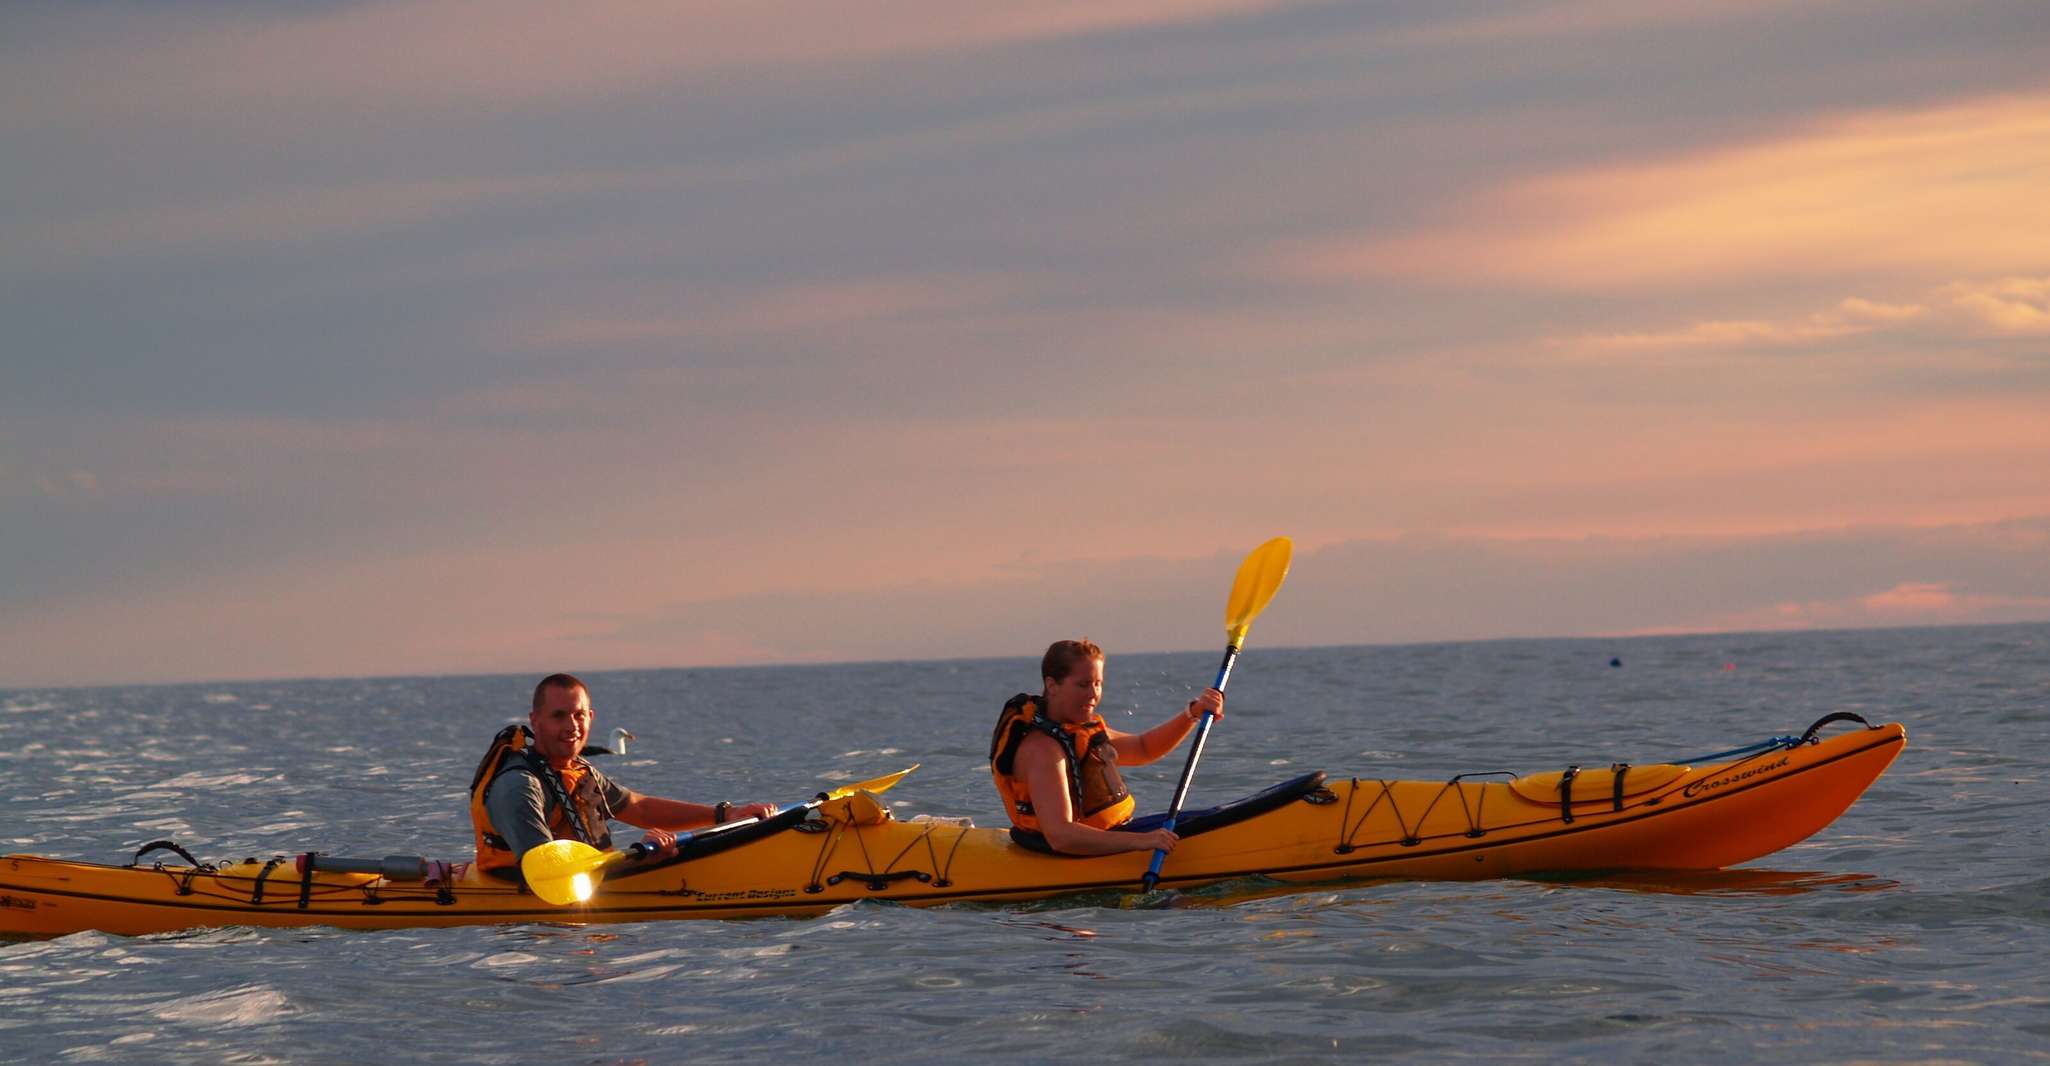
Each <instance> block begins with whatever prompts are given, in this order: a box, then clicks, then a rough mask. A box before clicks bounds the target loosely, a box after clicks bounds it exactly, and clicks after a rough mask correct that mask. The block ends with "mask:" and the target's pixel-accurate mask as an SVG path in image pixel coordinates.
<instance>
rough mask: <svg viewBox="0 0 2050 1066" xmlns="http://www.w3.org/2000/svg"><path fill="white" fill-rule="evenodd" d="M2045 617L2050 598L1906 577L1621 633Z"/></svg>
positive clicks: (1956, 622) (1988, 621) (1968, 622)
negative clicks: (1858, 591) (1880, 586)
mask: <svg viewBox="0 0 2050 1066" xmlns="http://www.w3.org/2000/svg"><path fill="white" fill-rule="evenodd" d="M2045 615H2050V596H2030V595H2021V596H2015V595H2002V594H1997V593H1981V592H1965V591H1960V590H1959V589H1958V588H1957V587H1956V586H1955V585H1954V584H1953V583H1951V582H1947V581H1904V582H1901V583H1899V584H1897V585H1894V586H1893V587H1891V588H1888V589H1884V590H1881V591H1879V592H1874V593H1869V594H1867V595H1862V596H1851V597H1846V598H1842V599H1833V600H1801V601H1786V602H1781V603H1776V604H1772V605H1770V606H1766V607H1760V608H1756V609H1753V610H1748V611H1739V612H1732V613H1725V614H1718V615H1713V616H1709V617H1705V618H1702V619H1700V620H1698V621H1696V622H1693V623H1683V624H1680V625H1667V626H1659V627H1655V628H1645V629H1635V630H1630V631H1628V632H1627V633H1626V634H1619V635H1631V636H1652V635H1660V634H1668V633H1689V632H1719V631H1742V630H1798V629H1854V628H1865V627H1873V626H1908V625H1975V624H1995V623H2001V622H2014V621H2023V620H2028V619H2033V618H2040V617H2043V616H2045Z"/></svg>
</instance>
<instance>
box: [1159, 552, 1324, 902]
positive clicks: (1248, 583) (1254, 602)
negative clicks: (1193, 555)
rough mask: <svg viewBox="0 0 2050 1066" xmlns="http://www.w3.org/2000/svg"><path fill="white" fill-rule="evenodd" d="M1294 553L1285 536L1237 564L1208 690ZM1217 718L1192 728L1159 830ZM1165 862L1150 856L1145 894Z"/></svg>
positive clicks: (1226, 668) (1223, 675) (1223, 676)
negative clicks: (1219, 656)
mask: <svg viewBox="0 0 2050 1066" xmlns="http://www.w3.org/2000/svg"><path fill="white" fill-rule="evenodd" d="M1294 554H1295V543H1294V542H1293V541H1291V540H1289V539H1288V538H1287V537H1276V538H1274V539H1273V540H1270V541H1268V542H1267V543H1265V544H1262V545H1260V546H1259V547H1257V548H1254V549H1253V554H1251V555H1248V556H1246V561H1245V562H1243V563H1240V564H1239V576H1238V577H1237V578H1236V579H1234V580H1233V581H1232V583H1231V599H1229V600H1227V601H1225V605H1224V635H1225V647H1224V662H1223V663H1221V664H1219V666H1218V667H1217V683H1216V684H1214V685H1211V686H1210V687H1211V688H1214V689H1217V690H1219V691H1223V689H1224V683H1225V682H1226V681H1229V680H1231V667H1232V664H1233V663H1235V662H1237V661H1238V657H1239V647H1240V646H1241V645H1243V644H1244V643H1245V642H1246V630H1247V629H1250V628H1251V627H1252V625H1253V619H1255V618H1258V617H1260V612H1261V611H1264V610H1266V609H1267V601H1269V600H1272V599H1273V598H1274V594H1275V593H1276V592H1278V591H1280V589H1281V582H1282V580H1283V579H1285V578H1287V577H1288V561H1289V558H1290V557H1291V556H1292V555H1294ZM1216 717H1217V715H1216V714H1215V713H1213V712H1210V711H1205V712H1203V720H1202V722H1200V723H1198V724H1197V726H1196V740H1195V742H1194V743H1192V744H1190V745H1189V762H1188V765H1186V766H1184V767H1182V780H1181V783H1180V784H1178V785H1176V786H1175V788H1174V802H1173V803H1171V804H1169V805H1168V808H1167V821H1166V822H1164V823H1162V825H1161V828H1162V829H1166V830H1169V831H1170V832H1171V831H1173V829H1174V824H1175V820H1176V819H1178V818H1180V817H1181V814H1182V801H1183V800H1186V799H1188V798H1189V782H1190V781H1191V780H1192V779H1194V778H1195V776H1196V760H1197V759H1200V758H1202V757H1203V742H1204V740H1206V739H1208V738H1209V736H1210V723H1211V722H1212V721H1213V720H1215V719H1216ZM1166 860H1167V852H1164V851H1156V852H1154V853H1153V862H1152V864H1151V865H1149V866H1147V867H1146V877H1145V880H1144V881H1143V882H1142V883H1143V885H1144V888H1145V890H1146V891H1148V892H1151V891H1153V886H1154V885H1156V884H1158V883H1159V882H1160V866H1161V863H1163V862H1165V861H1166Z"/></svg>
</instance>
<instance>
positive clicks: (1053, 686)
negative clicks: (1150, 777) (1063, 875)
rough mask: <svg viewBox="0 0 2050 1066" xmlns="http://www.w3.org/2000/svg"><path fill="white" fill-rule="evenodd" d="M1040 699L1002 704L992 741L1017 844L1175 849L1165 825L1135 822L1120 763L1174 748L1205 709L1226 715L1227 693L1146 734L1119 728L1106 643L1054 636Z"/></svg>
mask: <svg viewBox="0 0 2050 1066" xmlns="http://www.w3.org/2000/svg"><path fill="white" fill-rule="evenodd" d="M1039 675H1040V680H1041V681H1042V682H1043V684H1044V689H1043V691H1042V692H1041V693H1040V694H1039V695H1038V696H1032V695H1028V694H1025V693H1020V694H1019V695H1017V696H1013V697H1012V698H1011V700H1010V702H1008V703H1006V704H1004V713H1003V715H1002V717H1000V718H999V719H998V720H997V728H996V734H995V735H994V736H992V737H991V738H990V746H989V759H990V773H991V775H992V776H994V778H995V779H996V786H997V792H998V794H999V795H1001V796H1003V798H1004V812H1005V813H1006V814H1009V815H1010V816H1011V822H1012V826H1013V827H1012V829H1011V836H1012V838H1013V839H1014V840H1017V841H1018V843H1020V844H1022V845H1024V846H1026V847H1030V848H1035V849H1038V850H1048V851H1055V852H1059V853H1060V854H1063V855H1114V854H1117V853H1118V852H1124V851H1156V850H1158V851H1172V850H1174V846H1175V843H1176V841H1177V839H1178V838H1177V837H1176V836H1175V835H1174V833H1173V832H1171V831H1169V830H1166V829H1156V828H1148V829H1139V828H1136V827H1132V826H1130V825H1129V824H1128V823H1130V822H1131V819H1132V811H1133V809H1134V807H1135V806H1136V805H1137V804H1136V802H1135V801H1134V800H1133V799H1132V795H1131V793H1130V792H1128V791H1127V790H1126V789H1125V782H1124V778H1122V777H1121V776H1119V774H1118V767H1119V766H1143V765H1145V764H1146V763H1150V762H1153V761H1154V760H1156V759H1159V758H1160V757H1161V756H1163V755H1166V754H1167V753H1168V752H1171V751H1173V750H1174V749H1175V746H1176V745H1178V744H1180V743H1181V742H1182V738H1183V737H1186V736H1188V735H1189V731H1190V730H1192V729H1194V728H1196V724H1197V723H1198V722H1200V721H1201V720H1202V718H1203V715H1204V714H1205V713H1215V714H1216V715H1217V716H1218V717H1220V718H1221V717H1223V716H1224V693H1222V692H1219V691H1218V690H1216V689H1214V688H1213V689H1205V690H1204V691H1203V694H1202V695H1201V696H1198V697H1197V698H1195V699H1194V700H1191V701H1189V705H1188V706H1187V707H1185V708H1183V709H1182V712H1181V713H1180V714H1177V715H1175V716H1174V717H1173V718H1170V719H1168V720H1167V721H1165V722H1162V723H1161V724H1159V725H1157V726H1154V727H1153V728H1152V729H1149V730H1147V731H1146V732H1144V733H1120V732H1118V731H1117V730H1114V729H1112V728H1110V727H1109V726H1107V725H1105V724H1104V721H1103V719H1102V718H1101V717H1099V716H1098V715H1097V713H1096V706H1097V704H1098V703H1099V702H1101V701H1102V699H1103V649H1102V648H1099V647H1097V646H1096V645H1095V644H1093V643H1091V642H1090V641H1089V640H1088V639H1087V638H1084V639H1082V640H1062V641H1056V642H1054V644H1053V646H1051V647H1049V648H1047V649H1046V655H1045V657H1044V658H1042V659H1041V660H1040V662H1039Z"/></svg>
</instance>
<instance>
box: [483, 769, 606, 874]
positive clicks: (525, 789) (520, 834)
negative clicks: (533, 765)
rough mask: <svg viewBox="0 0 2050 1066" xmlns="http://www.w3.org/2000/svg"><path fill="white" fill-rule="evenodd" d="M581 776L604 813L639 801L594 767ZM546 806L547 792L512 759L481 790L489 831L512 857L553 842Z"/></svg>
mask: <svg viewBox="0 0 2050 1066" xmlns="http://www.w3.org/2000/svg"><path fill="white" fill-rule="evenodd" d="M584 772H585V773H588V774H590V775H591V782H592V783H593V784H595V785H597V786H598V795H599V796H600V797H602V798H603V799H604V800H605V809H606V810H608V811H612V812H615V813H616V812H618V811H619V810H621V809H622V808H625V807H628V806H631V805H632V804H633V802H634V801H635V800H637V799H639V798H640V797H639V796H637V795H635V794H634V793H633V792H632V791H631V790H629V789H625V788H621V787H620V786H618V785H616V784H613V783H612V779H611V778H609V777H606V776H605V775H604V774H601V773H599V772H598V770H597V768H596V767H592V768H590V769H588V770H586V771H584ZM548 803H549V800H548V790H547V789H546V788H544V787H542V785H541V779H540V778H538V777H535V776H534V771H532V770H530V769H528V768H527V767H525V766H522V765H520V763H519V761H518V760H516V759H514V760H509V761H508V763H507V765H506V768H505V769H504V770H503V771H501V772H500V773H499V775H498V777H496V778H495V779H493V780H492V782H491V785H490V787H488V788H486V789H485V790H484V810H485V811H486V812H487V813H489V814H490V815H491V827H492V828H493V829H496V830H498V835H499V836H502V837H504V838H505V842H506V843H507V844H508V845H510V846H511V847H512V853H513V855H515V856H523V855H525V854H526V853H527V849H529V848H532V847H534V846H535V845H537V844H546V843H548V842H549V841H551V840H554V839H555V834H553V833H550V832H549V831H548ZM604 829H605V827H604V826H597V825H594V826H592V827H591V832H593V833H597V832H603V831H604Z"/></svg>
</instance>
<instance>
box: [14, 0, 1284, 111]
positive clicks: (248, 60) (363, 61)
mask: <svg viewBox="0 0 2050 1066" xmlns="http://www.w3.org/2000/svg"><path fill="white" fill-rule="evenodd" d="M1288 2H1289V0H1053V2H1048V3H1036V4H960V3H954V2H950V0H901V2H896V3H889V4H881V5H866V6H855V5H839V4H816V3H806V2H802V0H752V2H746V3H727V2H698V3H678V4H644V3H632V2H627V0H593V2H590V3H582V4H575V5H563V4H557V3H550V2H546V0H505V2H502V3H497V4H493V5H491V6H489V7H488V8H485V7H479V6H477V5H475V4H472V3H465V2H461V0H433V2H426V3H396V2H386V3H368V4H350V5H346V6H343V7H340V8H336V9H328V8H321V9H318V10H317V11H316V12H315V13H312V14H305V13H296V12H295V13H291V14H281V13H278V12H277V11H276V10H275V9H273V10H272V11H271V12H269V13H267V14H264V15H261V16H257V17H248V16H246V15H245V16H244V17H241V18H239V19H238V20H237V21H236V22H234V23H233V24H229V25H222V24H217V23H204V22H200V21H197V20H194V19H191V18H188V17H186V16H183V15H179V16H173V17H167V18H165V19H164V20H163V21H161V22H159V23H157V24H156V25H155V26H153V27H151V29H149V30H148V31H146V32H145V33H143V34H142V35H140V39H125V40H124V39H120V38H118V37H116V36H115V35H113V34H107V35H104V38H105V39H106V43H104V44H101V45H98V46H97V47H96V48H87V49H84V50H81V51H79V52H70V53H65V54H63V55H59V56H52V57H49V58H48V59H45V60H43V61H41V62H30V63H26V64H22V65H21V68H20V72H21V74H22V75H23V76H25V77H29V78H31V79H33V80H41V81H44V82H45V83H56V84H73V83H77V79H76V78H75V77H69V76H66V75H67V74H69V73H71V72H75V71H78V70H92V71H95V72H97V76H96V77H95V78H94V79H93V81H92V83H90V84H83V83H79V89H80V91H81V94H82V95H83V96H84V98H85V99H86V100H87V101H88V102H89V104H90V105H91V106H93V107H95V108H96V109H97V110H101V111H103V112H106V113H110V114H137V113H150V112H153V111H155V110H157V109H162V110H165V111H170V112H173V113H176V114H179V115H181V116H184V117H189V116H190V114H192V112H193V108H194V107H196V106H198V105H199V104H201V103H210V104H215V105H228V106H233V107H236V108H239V109H262V108H265V107H269V106H272V105H274V104H276V103H278V102H298V103H302V104H303V103H308V102H322V103H326V104H330V105H333V106H337V107H343V108H349V109H361V108H364V107H403V108H407V109H421V108H435V107H448V106H459V107H474V106H476V105H479V104H483V105H487V106H492V107H504V106H537V105H545V104H549V103H569V102H579V101H588V100H591V99H597V98H604V97H608V96H614V95H619V94H626V93H632V92H636V91H644V90H648V89H651V88H657V87H661V86H667V85H677V84H686V83H689V82H691V81H694V80H701V79H707V78H713V77H731V76H745V75H763V74H767V75H778V74H782V75H801V74H807V73H810V72H815V71H816V69H817V68H819V67H820V66H823V65H831V64H848V63H869V62H875V61H879V60H887V59H890V58H893V57H902V56H910V55H918V54H934V53H947V52H971V51H974V50H977V49H983V48H992V47H999V46H1004V45H1011V44H1020V43H1031V42H1035V41H1049V40H1059V39H1063V38H1071V37H1082V36H1089V35H1094V34H1105V33H1116V32H1123V31H1129V30H1136V29H1144V28H1148V27H1165V26H1176V25H1186V24H1190V23H1201V22H1209V21H1215V20H1219V19H1227V18H1233V17H1240V16H1246V15H1252V14H1258V13H1260V12H1263V11H1267V10H1271V9H1274V8H1277V7H1282V6H1287V3H1288ZM114 74H118V76H109V75H114ZM138 84H141V85H148V86H151V87H153V89H156V90H162V89H164V88H165V87H175V90H174V91H171V92H162V91H158V92H156V93H155V94H153V95H138V94H136V93H135V91H134V89H133V86H135V85H138Z"/></svg>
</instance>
